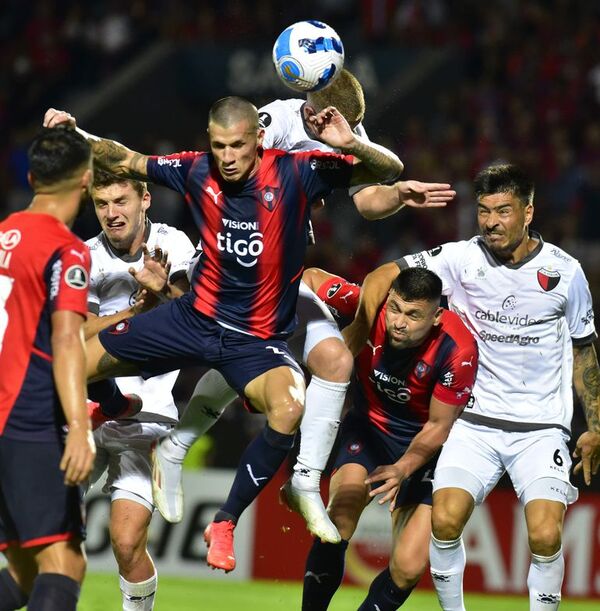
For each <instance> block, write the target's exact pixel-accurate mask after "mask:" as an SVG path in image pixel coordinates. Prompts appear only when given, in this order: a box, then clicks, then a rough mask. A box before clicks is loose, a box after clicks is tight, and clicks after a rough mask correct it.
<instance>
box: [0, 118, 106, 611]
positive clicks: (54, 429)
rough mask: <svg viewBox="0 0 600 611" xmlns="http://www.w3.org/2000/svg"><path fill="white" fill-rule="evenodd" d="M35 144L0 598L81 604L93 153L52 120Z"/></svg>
mask: <svg viewBox="0 0 600 611" xmlns="http://www.w3.org/2000/svg"><path fill="white" fill-rule="evenodd" d="M28 156H29V182H30V184H31V186H32V188H33V192H34V195H33V199H32V201H31V204H30V206H29V208H28V209H27V210H24V211H22V212H16V213H14V214H11V215H10V216H9V217H8V218H7V219H5V220H4V221H2V222H1V223H0V372H1V375H0V549H1V550H2V552H3V553H4V555H5V556H6V558H7V560H8V568H5V569H3V570H2V571H0V609H1V610H2V611H12V610H13V609H20V608H21V607H23V606H25V605H26V604H27V608H28V609H32V610H40V609H44V610H46V611H72V610H74V609H75V608H76V606H77V600H78V598H79V589H80V584H81V582H82V581H83V577H84V574H85V568H86V560H85V555H84V553H83V539H84V536H85V526H84V518H83V515H82V491H81V489H80V486H79V484H81V483H82V482H83V481H84V480H85V479H86V478H87V477H88V475H89V473H90V470H91V468H92V463H93V460H94V455H95V448H94V440H93V438H92V435H91V429H90V421H89V418H88V414H87V408H86V388H85V351H84V343H83V333H82V325H83V322H84V320H85V316H86V313H87V292H88V291H87V289H88V278H89V270H90V258H89V253H88V250H87V248H86V247H85V245H84V244H83V243H82V242H81V241H80V240H79V239H78V238H77V237H75V236H74V235H73V234H72V233H71V231H70V230H69V227H70V225H71V224H72V223H73V221H74V220H75V217H76V216H77V214H78V212H79V211H80V208H81V206H82V205H83V202H84V201H85V200H86V199H87V198H88V196H89V190H90V186H91V184H92V177H93V175H92V157H91V150H90V146H89V144H88V143H87V142H86V141H85V139H84V138H83V137H82V136H81V135H80V134H77V133H76V132H75V131H73V130H70V129H61V130H44V131H43V132H42V133H41V134H39V135H38V136H37V137H36V139H35V140H34V141H33V143H32V145H31V147H30V149H29V155H28ZM65 425H67V426H68V432H67V434H66V437H65V433H64V427H65Z"/></svg>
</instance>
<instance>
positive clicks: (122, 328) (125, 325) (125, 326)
mask: <svg viewBox="0 0 600 611" xmlns="http://www.w3.org/2000/svg"><path fill="white" fill-rule="evenodd" d="M127 331H129V321H128V320H122V321H121V322H118V323H117V324H116V325H113V326H112V327H110V328H109V330H108V332H109V333H110V334H111V335H123V334H124V333H127Z"/></svg>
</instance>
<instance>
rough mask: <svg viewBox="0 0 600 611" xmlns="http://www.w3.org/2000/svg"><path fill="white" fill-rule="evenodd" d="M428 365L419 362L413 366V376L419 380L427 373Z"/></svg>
mask: <svg viewBox="0 0 600 611" xmlns="http://www.w3.org/2000/svg"><path fill="white" fill-rule="evenodd" d="M429 369H430V367H429V365H428V364H427V363H426V362H425V361H419V362H418V363H417V364H416V366H415V375H416V376H417V378H418V379H419V380H420V379H422V378H423V377H425V376H426V375H427V374H428V373H429Z"/></svg>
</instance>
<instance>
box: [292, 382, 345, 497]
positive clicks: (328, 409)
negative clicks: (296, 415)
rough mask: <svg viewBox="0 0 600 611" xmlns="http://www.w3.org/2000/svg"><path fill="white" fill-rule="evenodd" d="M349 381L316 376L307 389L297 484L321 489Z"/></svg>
mask: <svg viewBox="0 0 600 611" xmlns="http://www.w3.org/2000/svg"><path fill="white" fill-rule="evenodd" d="M349 384H350V382H328V381H327V380H322V379H321V378H319V377H317V376H313V377H312V380H311V381H310V384H309V385H308V388H307V389H306V403H305V407H304V417H303V418H302V423H301V424H300V452H299V454H298V459H297V461H296V464H295V465H294V476H293V483H294V486H298V487H300V488H304V489H309V490H318V489H319V482H320V480H321V473H322V472H323V469H325V465H326V464H327V460H328V459H329V454H331V449H332V448H333V444H334V442H335V437H336V435H337V431H338V428H339V426H340V417H341V415H342V408H343V407H344V399H345V398H346V390H347V389H348V385H349Z"/></svg>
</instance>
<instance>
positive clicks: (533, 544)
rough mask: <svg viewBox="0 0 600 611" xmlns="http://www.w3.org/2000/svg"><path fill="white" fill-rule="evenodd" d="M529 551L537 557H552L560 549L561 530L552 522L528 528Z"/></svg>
mask: <svg viewBox="0 0 600 611" xmlns="http://www.w3.org/2000/svg"><path fill="white" fill-rule="evenodd" d="M528 535H529V549H530V550H531V553H533V554H537V555H538V556H552V555H554V554H556V552H557V551H558V550H559V549H560V546H561V540H562V529H561V527H560V524H557V523H556V522H555V521H554V520H545V521H543V522H540V523H539V524H536V525H535V526H532V527H529V532H528Z"/></svg>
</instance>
